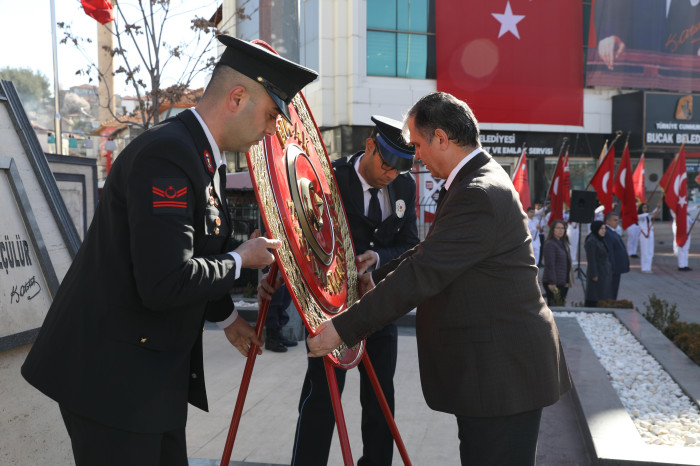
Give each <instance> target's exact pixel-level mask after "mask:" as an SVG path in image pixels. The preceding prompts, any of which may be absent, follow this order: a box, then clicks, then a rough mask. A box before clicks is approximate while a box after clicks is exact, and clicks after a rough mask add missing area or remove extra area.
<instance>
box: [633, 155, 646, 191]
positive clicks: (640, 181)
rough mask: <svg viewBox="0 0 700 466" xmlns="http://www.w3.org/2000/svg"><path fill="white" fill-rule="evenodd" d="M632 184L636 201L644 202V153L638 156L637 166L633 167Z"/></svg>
mask: <svg viewBox="0 0 700 466" xmlns="http://www.w3.org/2000/svg"><path fill="white" fill-rule="evenodd" d="M632 184H633V185H634V197H636V198H637V203H639V204H646V202H647V193H646V189H645V188H644V154H643V153H642V156H641V157H639V163H638V164H637V168H635V169H634V174H633V175H632Z"/></svg>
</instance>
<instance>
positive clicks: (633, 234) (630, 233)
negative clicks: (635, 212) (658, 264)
mask: <svg viewBox="0 0 700 466" xmlns="http://www.w3.org/2000/svg"><path fill="white" fill-rule="evenodd" d="M640 207H641V206H640ZM625 233H627V255H628V256H630V257H631V258H633V259H637V258H639V256H638V255H637V250H638V249H639V222H637V223H633V224H632V225H630V226H628V227H627V229H626V230H625Z"/></svg>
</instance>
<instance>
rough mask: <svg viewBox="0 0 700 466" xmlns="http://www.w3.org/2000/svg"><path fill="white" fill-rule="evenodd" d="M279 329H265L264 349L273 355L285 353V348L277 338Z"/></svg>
mask: <svg viewBox="0 0 700 466" xmlns="http://www.w3.org/2000/svg"><path fill="white" fill-rule="evenodd" d="M278 334H279V329H276V330H274V329H269V328H268V329H266V331H265V349H267V350H270V351H272V352H274V353H286V352H287V347H286V346H284V344H283V343H282V342H281V341H280V339H279V338H278Z"/></svg>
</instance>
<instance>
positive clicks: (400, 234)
mask: <svg viewBox="0 0 700 466" xmlns="http://www.w3.org/2000/svg"><path fill="white" fill-rule="evenodd" d="M372 121H373V122H374V124H375V129H374V130H373V132H372V135H371V136H370V137H369V138H368V139H367V140H366V141H365V150H364V151H362V152H358V153H357V154H355V155H353V156H352V157H350V158H348V157H343V158H340V159H338V160H336V161H334V162H333V168H334V171H335V178H336V180H337V182H338V189H339V192H340V197H341V198H342V200H343V206H344V207H345V213H346V215H347V218H348V226H349V227H350V233H351V234H352V240H353V244H354V246H355V252H356V253H357V254H358V256H357V259H356V262H357V265H358V269H359V271H360V273H362V272H363V271H364V270H366V269H372V268H374V267H377V266H379V265H381V264H385V263H387V262H389V261H391V260H392V259H393V258H395V257H398V256H399V255H401V254H402V253H403V252H404V251H407V250H408V249H411V248H412V247H413V246H415V245H416V244H418V227H417V224H416V209H415V206H416V182H415V181H414V180H413V178H412V177H411V175H410V174H408V171H410V169H411V167H412V166H413V154H414V150H413V148H412V147H410V146H409V145H407V144H406V142H405V140H404V138H403V135H402V134H401V130H402V126H401V123H400V122H399V121H396V120H393V119H391V118H385V117H381V116H373V117H372ZM266 287H268V285H267V282H266V281H264V280H263V281H261V285H260V287H259V290H260V293H261V294H262V295H263V296H267V297H268V298H269V293H270V291H271V290H272V288H266ZM261 288H263V289H261ZM265 288H266V289H265ZM367 352H368V354H369V357H370V360H371V362H372V366H373V367H374V370H375V372H376V374H377V379H378V380H379V383H380V385H381V387H382V390H383V392H384V395H385V396H386V399H387V402H388V404H389V407H390V408H391V411H392V413H393V411H394V383H393V378H394V371H395V369H396V352H397V328H396V324H393V323H392V324H389V325H387V326H385V327H382V328H381V329H379V330H378V331H376V332H375V333H373V334H372V335H370V336H369V337H368V338H367ZM358 369H359V371H360V379H361V386H360V402H361V404H362V442H363V454H362V457H361V458H360V460H359V461H358V463H357V464H358V465H390V464H391V460H392V455H393V451H394V445H393V443H394V440H393V437H392V435H391V431H390V429H389V427H388V425H387V422H386V419H385V418H384V414H383V413H382V410H381V407H380V405H379V402H378V401H377V397H376V394H375V393H374V390H373V389H372V385H371V382H370V380H369V377H368V376H367V373H366V371H365V369H364V367H363V366H362V365H361V364H360V365H359V366H358ZM335 373H336V377H337V379H338V388H339V389H340V392H341V393H342V391H343V387H344V384H345V373H346V371H345V370H342V369H336V370H335ZM334 426H335V420H334V416H333V408H332V404H331V398H330V391H329V389H328V382H327V380H326V373H325V369H324V365H323V360H322V359H321V358H309V359H308V368H307V372H306V377H305V379H304V385H303V387H302V391H301V397H300V400H299V420H298V421H297V430H296V436H295V439H294V449H293V453H292V466H316V465H325V464H326V463H327V462H328V454H329V450H330V445H331V439H332V436H333V428H334Z"/></svg>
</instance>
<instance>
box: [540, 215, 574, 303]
mask: <svg viewBox="0 0 700 466" xmlns="http://www.w3.org/2000/svg"><path fill="white" fill-rule="evenodd" d="M542 256H543V257H544V272H543V274H542V284H543V285H544V291H545V293H546V295H547V304H548V305H549V306H553V305H558V306H563V305H564V304H566V294H567V293H568V292H569V288H570V287H571V283H572V282H573V280H572V279H571V253H570V252H569V238H568V237H567V234H566V223H565V222H564V221H563V220H555V221H554V222H553V223H552V226H551V227H550V228H549V233H548V234H547V240H546V241H545V243H544V248H543V249H542ZM557 294H558V295H559V296H558V299H556V298H555V295H557Z"/></svg>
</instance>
